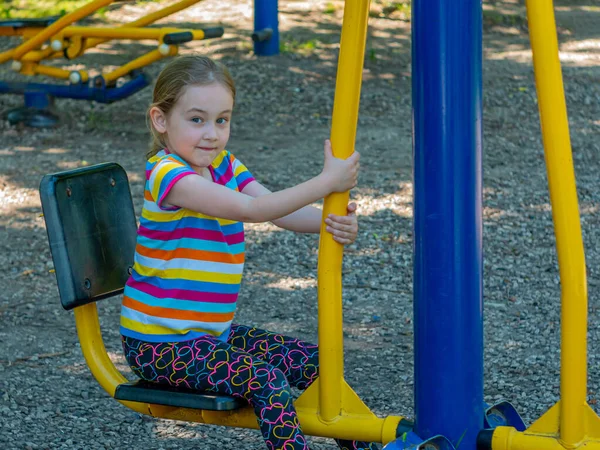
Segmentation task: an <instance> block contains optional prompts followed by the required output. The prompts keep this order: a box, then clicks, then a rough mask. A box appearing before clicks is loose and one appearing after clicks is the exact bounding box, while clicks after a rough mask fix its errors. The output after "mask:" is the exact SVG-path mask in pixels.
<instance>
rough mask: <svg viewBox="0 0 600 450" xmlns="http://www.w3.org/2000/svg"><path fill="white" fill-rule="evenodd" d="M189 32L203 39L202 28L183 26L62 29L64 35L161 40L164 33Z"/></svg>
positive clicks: (196, 38)
mask: <svg viewBox="0 0 600 450" xmlns="http://www.w3.org/2000/svg"><path fill="white" fill-rule="evenodd" d="M181 32H190V33H192V35H193V36H194V38H193V39H194V40H202V39H204V31H203V30H191V29H185V28H172V27H169V28H135V27H119V28H101V27H67V28H65V29H64V30H62V35H63V36H64V37H67V38H68V37H72V36H81V37H84V38H107V39H108V40H110V39H133V40H141V39H155V40H159V41H162V38H163V36H164V35H165V34H169V33H181Z"/></svg>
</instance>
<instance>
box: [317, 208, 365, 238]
mask: <svg viewBox="0 0 600 450" xmlns="http://www.w3.org/2000/svg"><path fill="white" fill-rule="evenodd" d="M347 211H348V214H347V215H345V216H336V215H335V214H329V216H327V217H326V218H325V223H326V224H327V227H326V230H327V231H328V232H330V233H331V234H333V240H334V241H336V242H339V243H340V244H343V245H348V244H352V243H353V242H354V241H355V240H356V236H357V235H358V220H357V219H356V214H355V212H356V203H349V204H348V207H347Z"/></svg>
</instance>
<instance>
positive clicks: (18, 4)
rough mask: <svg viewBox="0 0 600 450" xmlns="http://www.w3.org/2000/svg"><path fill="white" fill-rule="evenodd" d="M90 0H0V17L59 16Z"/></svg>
mask: <svg viewBox="0 0 600 450" xmlns="http://www.w3.org/2000/svg"><path fill="white" fill-rule="evenodd" d="M148 1H157V0H138V3H147V2H148ZM90 2H91V0H2V1H0V19H16V18H36V17H48V16H60V15H63V14H68V13H70V12H72V11H75V10H76V9H78V8H81V7H82V6H83V5H85V4H86V3H90ZM115 3H118V2H116V1H115V2H113V3H112V4H111V5H110V6H108V7H103V8H100V9H98V10H97V11H96V12H95V15H96V16H99V17H103V16H104V14H105V13H106V11H108V8H109V7H111V6H113V5H114V4H115Z"/></svg>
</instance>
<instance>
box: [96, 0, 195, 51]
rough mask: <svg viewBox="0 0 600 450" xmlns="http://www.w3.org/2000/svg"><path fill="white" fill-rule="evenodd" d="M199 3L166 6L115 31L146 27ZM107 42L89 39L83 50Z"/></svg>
mask: <svg viewBox="0 0 600 450" xmlns="http://www.w3.org/2000/svg"><path fill="white" fill-rule="evenodd" d="M201 1H202V0H183V1H181V2H179V3H175V4H174V5H171V6H167V7H166V8H163V9H160V10H158V11H154V12H153V13H151V14H148V15H147V16H143V17H140V18H139V19H137V20H134V21H133V22H130V23H126V24H124V25H121V26H119V27H117V29H118V28H127V27H130V28H134V27H145V26H146V25H150V24H152V23H154V22H156V21H157V20H159V19H162V18H164V17H167V16H170V15H171V14H174V13H176V12H178V11H181V10H182V9H185V8H188V7H189V6H192V5H194V4H196V3H199V2H201ZM108 40H109V39H90V40H89V41H88V42H87V43H86V45H85V49H86V50H87V49H88V48H92V47H95V46H96V45H98V44H102V43H103V42H106V41H108Z"/></svg>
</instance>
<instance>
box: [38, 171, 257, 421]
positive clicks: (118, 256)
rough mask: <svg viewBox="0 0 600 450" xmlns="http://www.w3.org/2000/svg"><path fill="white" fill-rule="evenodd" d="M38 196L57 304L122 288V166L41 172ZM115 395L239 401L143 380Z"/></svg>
mask: <svg viewBox="0 0 600 450" xmlns="http://www.w3.org/2000/svg"><path fill="white" fill-rule="evenodd" d="M40 197H41V201H42V209H43V212H44V220H45V221H46V229H47V232H48V241H49V243H50V251H51V253H52V260H53V261H54V269H55V273H56V279H57V282H58V290H59V294H60V300H61V303H62V306H63V308H65V309H67V310H70V309H73V308H76V307H78V306H82V305H85V304H88V303H91V302H95V301H98V300H101V299H104V298H108V297H113V296H115V295H118V294H120V293H122V292H123V289H124V286H125V283H126V282H127V279H128V277H129V270H130V268H131V266H132V265H133V256H134V252H135V245H136V234H137V225H136V220H135V212H134V210H133V202H132V200H131V192H130V190H129V181H128V179H127V174H126V173H125V170H123V168H122V167H121V166H119V165H118V164H115V163H105V164H98V165H95V166H90V167H85V168H81V169H75V170H68V171H65V172H59V173H55V174H51V175H46V176H45V177H44V178H43V179H42V181H41V184H40ZM115 398H117V399H119V400H129V401H134V402H144V403H154V404H159V405H168V406H179V407H184V408H199V409H207V410H215V411H224V410H232V409H237V408H239V407H241V406H244V404H245V402H243V401H241V400H239V399H236V398H234V397H229V396H226V395H218V394H214V393H203V392H200V391H194V390H190V389H184V388H174V387H171V386H163V385H158V384H155V383H147V382H138V383H125V384H121V385H119V386H118V387H117V392H116V394H115Z"/></svg>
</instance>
